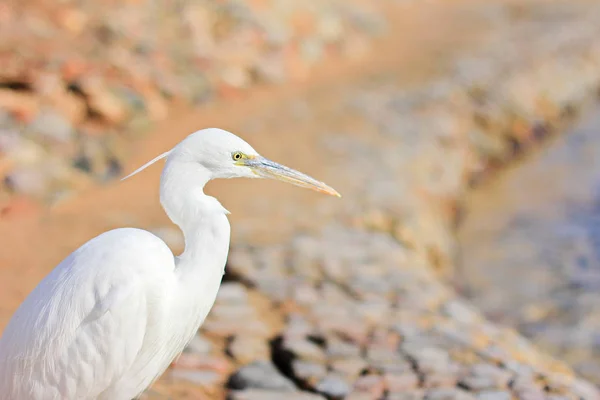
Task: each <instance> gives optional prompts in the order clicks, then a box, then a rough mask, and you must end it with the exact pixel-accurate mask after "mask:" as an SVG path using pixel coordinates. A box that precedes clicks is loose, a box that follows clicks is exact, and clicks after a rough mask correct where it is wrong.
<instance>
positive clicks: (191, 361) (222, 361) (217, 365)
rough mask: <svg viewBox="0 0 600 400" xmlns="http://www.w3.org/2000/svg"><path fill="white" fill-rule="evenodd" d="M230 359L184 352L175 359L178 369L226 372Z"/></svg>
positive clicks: (174, 362) (175, 365) (175, 366)
mask: <svg viewBox="0 0 600 400" xmlns="http://www.w3.org/2000/svg"><path fill="white" fill-rule="evenodd" d="M230 364H231V363H230V361H229V360H228V359H227V358H225V357H223V356H208V355H203V354H196V353H188V352H183V353H181V354H180V355H179V357H177V358H176V359H175V361H173V363H172V365H173V367H174V368H176V369H196V370H211V371H216V372H220V373H225V372H227V371H228V370H229V368H230Z"/></svg>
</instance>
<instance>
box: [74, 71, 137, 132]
mask: <svg viewBox="0 0 600 400" xmlns="http://www.w3.org/2000/svg"><path fill="white" fill-rule="evenodd" d="M82 90H83V92H84V93H85V94H86V95H87V97H88V105H89V107H90V108H91V109H92V110H93V111H94V112H96V113H98V115H100V116H101V117H102V118H103V119H105V120H106V121H107V122H109V123H112V124H118V123H120V122H123V120H125V118H126V117H127V110H126V108H125V104H123V102H122V101H121V100H119V98H118V97H117V96H115V95H114V94H112V93H111V92H110V91H109V90H108V88H107V87H106V86H104V85H103V83H102V82H101V81H100V80H96V79H87V80H85V81H84V82H82Z"/></svg>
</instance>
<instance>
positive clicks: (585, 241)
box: [458, 107, 600, 383]
mask: <svg viewBox="0 0 600 400" xmlns="http://www.w3.org/2000/svg"><path fill="white" fill-rule="evenodd" d="M466 209H467V212H468V214H467V216H466V218H465V220H464V222H463V224H462V226H461V227H460V228H459V248H460V263H459V264H460V268H459V272H458V273H459V276H458V280H459V281H460V285H464V288H463V289H464V290H465V292H466V293H467V294H468V296H469V297H470V298H471V299H472V300H473V302H474V303H476V304H477V305H478V306H479V307H481V308H482V310H483V311H484V312H485V313H487V315H488V316H490V317H491V318H492V319H494V320H496V321H499V322H501V323H505V324H507V325H512V326H514V327H516V328H517V329H518V330H520V331H521V332H522V333H524V334H525V335H526V336H528V337H530V338H531V339H533V340H534V342H536V343H537V344H539V345H540V346H542V347H544V348H546V349H547V350H549V351H550V352H552V353H553V354H554V355H555V356H556V357H557V358H560V359H564V360H565V361H568V362H570V363H571V364H572V365H573V366H574V367H575V368H576V369H577V370H578V371H579V372H580V373H581V374H583V375H584V376H586V377H587V378H589V379H591V380H593V381H595V382H596V383H600V108H599V107H597V108H595V109H594V110H592V111H591V112H590V113H588V114H586V115H584V117H583V118H582V120H581V122H580V123H578V124H577V125H576V126H575V127H574V128H573V129H572V131H571V132H569V133H567V134H565V135H562V136H561V137H559V138H557V139H556V140H554V141H553V142H552V143H551V144H550V145H549V147H548V148H547V149H545V150H544V151H542V152H539V153H538V154H536V155H534V156H533V157H531V158H529V159H528V160H526V161H525V162H524V163H522V164H521V165H518V166H516V167H514V168H511V169H510V170H508V171H504V172H503V173H501V174H500V176H498V177H497V179H495V180H494V181H493V182H490V183H489V184H487V185H484V186H482V187H481V188H478V189H477V190H475V191H474V192H473V193H472V194H470V195H469V196H468V199H467V204H466Z"/></svg>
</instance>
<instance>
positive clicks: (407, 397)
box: [386, 389, 425, 400]
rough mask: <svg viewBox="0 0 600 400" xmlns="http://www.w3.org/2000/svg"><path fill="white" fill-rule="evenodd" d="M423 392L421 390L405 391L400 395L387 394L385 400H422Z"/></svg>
mask: <svg viewBox="0 0 600 400" xmlns="http://www.w3.org/2000/svg"><path fill="white" fill-rule="evenodd" d="M424 398H425V392H424V391H423V390H422V389H416V390H407V391H403V392H402V393H388V395H387V397H386V400H423V399H424Z"/></svg>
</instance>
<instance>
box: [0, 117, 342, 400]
mask: <svg viewBox="0 0 600 400" xmlns="http://www.w3.org/2000/svg"><path fill="white" fill-rule="evenodd" d="M162 158H166V164H165V167H164V169H163V172H162V176H161V180H160V200H161V204H162V206H163V208H164V210H165V211H166V213H167V215H168V216H169V218H170V219H171V220H172V221H173V222H174V223H175V224H177V225H178V226H179V227H180V228H181V230H182V231H183V234H184V236H185V250H184V251H183V253H182V254H181V255H179V256H173V254H172V253H171V251H170V250H169V248H168V247H167V245H166V244H165V243H164V242H163V241H162V240H161V239H159V238H158V237H156V236H154V235H153V234H151V233H149V232H147V231H144V230H140V229H134V228H121V229H115V230H111V231H108V232H105V233H103V234H101V235H99V236H97V237H95V238H93V239H91V240H90V241H88V242H87V243H85V244H84V245H82V246H81V247H80V248H78V249H77V250H75V251H74V252H73V253H71V254H70V255H69V256H68V257H67V258H66V259H64V260H63V261H62V262H61V263H60V264H59V265H58V266H57V267H56V268H54V270H53V271H52V272H51V273H50V274H49V275H48V276H46V277H45V278H44V279H43V280H42V281H41V282H40V284H39V285H38V286H37V287H36V288H35V289H34V290H33V292H31V294H30V295H29V296H28V297H27V298H26V299H25V301H24V302H23V303H22V304H21V306H20V307H19V309H18V310H17V311H16V312H15V314H14V315H13V317H12V319H11V320H10V322H9V324H8V326H7V327H6V330H5V331H4V334H3V336H2V338H1V339H0V399H10V400H30V399H35V400H52V399H77V400H84V399H110V400H130V399H132V398H136V397H138V396H139V395H140V394H141V393H142V392H143V391H144V390H145V389H146V388H147V387H148V386H150V385H151V384H152V383H153V382H154V380H155V379H157V378H158V377H159V376H160V375H161V374H162V373H163V372H164V371H165V370H166V369H167V367H168V366H169V364H170V363H171V362H172V361H173V359H174V358H175V357H176V356H177V355H178V354H179V353H180V352H181V351H182V350H183V348H184V347H185V345H186V344H187V343H188V342H189V341H190V340H191V339H192V337H193V336H194V334H195V333H196V331H197V330H198V328H199V327H200V325H201V324H202V322H203V321H204V319H205V317H206V315H207V314H208V312H209V310H210V309H211V307H212V305H213V303H214V301H215V298H216V296H217V291H218V289H219V286H220V283H221V279H222V277H223V274H224V268H225V261H226V259H227V253H228V250H229V235H230V227H229V222H228V220H227V217H226V214H228V211H227V210H225V208H223V206H221V204H220V203H219V201H218V200H217V199H215V198H214V197H210V196H207V195H206V194H204V191H203V188H204V185H205V184H206V183H207V182H208V181H209V180H211V179H215V178H236V177H246V178H257V177H264V178H274V179H279V180H283V181H285V182H289V183H292V184H295V185H298V186H302V187H306V188H310V189H314V190H317V191H319V192H323V193H327V194H330V195H335V196H339V194H338V193H337V192H336V191H335V190H333V189H332V188H331V187H329V186H327V185H325V184H324V183H322V182H319V181H316V180H314V179H313V178H311V177H309V176H307V175H304V174H302V173H300V172H297V171H295V170H292V169H290V168H287V167H284V166H282V165H280V164H277V163H275V162H272V161H269V160H267V159H266V158H263V157H261V156H260V155H259V154H258V153H257V152H256V151H255V150H254V149H253V148H252V147H251V146H250V145H249V144H248V143H246V142H245V141H243V140H242V139H240V138H238V137H237V136H235V135H234V134H232V133H229V132H227V131H224V130H221V129H215V128H211V129H205V130H201V131H198V132H196V133H193V134H191V135H189V136H188V137H187V138H186V139H184V140H183V141H182V142H181V143H179V144H178V145H177V146H175V147H174V148H173V149H172V150H170V151H168V152H166V153H164V154H162V155H160V156H158V157H156V158H155V159H154V160H152V161H150V162H149V163H147V164H145V165H144V166H142V167H141V168H139V169H138V170H136V171H135V172H133V173H132V174H131V175H134V174H136V173H138V172H140V171H141V170H143V169H144V168H146V167H148V166H149V165H151V164H153V163H155V162H156V161H158V160H160V159H162ZM131 175H129V176H131ZM129 176H128V177H129ZM126 178H127V177H126ZM124 179H125V178H124Z"/></svg>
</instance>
